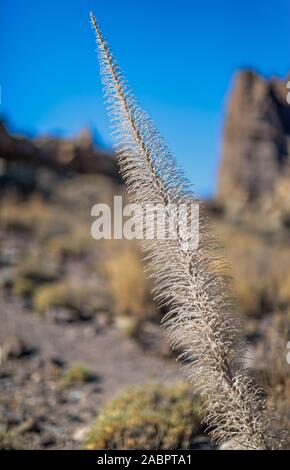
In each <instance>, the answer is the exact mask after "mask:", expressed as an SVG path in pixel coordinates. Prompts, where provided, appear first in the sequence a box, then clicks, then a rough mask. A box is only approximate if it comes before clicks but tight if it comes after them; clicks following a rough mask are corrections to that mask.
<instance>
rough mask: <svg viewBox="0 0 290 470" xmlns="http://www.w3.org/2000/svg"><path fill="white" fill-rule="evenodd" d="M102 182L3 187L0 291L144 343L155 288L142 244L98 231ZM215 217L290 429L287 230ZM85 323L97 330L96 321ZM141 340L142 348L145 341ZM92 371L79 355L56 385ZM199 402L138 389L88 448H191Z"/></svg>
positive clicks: (14, 441)
mask: <svg viewBox="0 0 290 470" xmlns="http://www.w3.org/2000/svg"><path fill="white" fill-rule="evenodd" d="M95 185H96V181H95V180H92V179H91V178H88V181H87V182H86V183H85V181H84V178H83V177H81V182H80V181H79V179H78V178H76V179H72V180H69V181H66V182H65V183H62V184H61V188H60V187H58V186H57V185H56V186H55V196H54V198H48V199H47V198H46V197H44V196H43V195H41V194H38V193H35V194H33V195H32V196H30V197H28V198H26V199H25V198H22V197H20V196H17V195H16V194H15V193H13V194H9V193H8V194H6V195H2V198H1V201H0V241H1V257H0V263H1V271H0V273H1V276H0V289H1V295H2V296H3V298H4V299H5V301H8V302H10V303H11V305H13V303H14V302H15V301H17V302H18V303H19V302H20V305H21V306H22V308H23V311H25V312H27V313H30V314H41V315H40V317H41V318H42V316H44V317H45V318H50V319H51V321H56V322H60V321H61V322H62V323H64V328H66V327H65V324H66V323H71V322H73V323H74V322H83V321H86V322H87V321H89V322H92V321H93V322H95V321H96V322H98V321H100V322H102V324H103V323H104V324H106V325H109V328H118V329H119V330H120V331H121V332H122V333H123V334H124V337H127V336H130V337H133V338H134V340H136V341H137V342H139V341H141V339H142V334H144V333H143V330H144V331H145V330H146V328H147V329H148V325H152V327H153V326H154V325H156V324H158V325H159V323H160V318H161V314H160V311H159V310H158V309H157V307H156V305H155V303H154V301H153V300H152V296H151V295H150V288H151V286H150V282H149V281H148V280H146V279H145V277H144V274H143V266H142V262H141V257H140V252H139V251H138V249H137V247H136V244H135V243H133V242H117V241H115V242H114V241H108V242H96V241H94V240H92V238H91V235H90V224H91V222H92V220H91V217H90V209H91V205H90V204H94V203H95V202H96V201H95V200H94V201H93V200H92V196H90V195H91V194H92V193H93V192H94V188H95ZM110 185H111V186H110V187H111V191H113V189H112V183H110ZM97 187H99V188H100V191H103V192H104V193H106V198H107V200H108V201H111V199H112V198H111V196H110V194H111V193H110V191H109V190H108V181H106V182H105V183H103V182H102V181H101V180H100V179H98V181H97ZM82 188H83V191H84V193H85V194H82ZM104 188H106V190H105V189H104ZM61 189H62V190H61ZM114 190H115V189H114ZM116 191H122V190H121V189H120V188H118V189H117V190H116ZM215 223H216V227H217V232H218V235H219V237H220V240H221V242H222V244H223V245H224V246H225V248H226V252H227V253H228V255H229V262H230V265H231V266H232V267H233V273H234V282H235V290H236V293H237V296H238V300H239V302H240V305H241V311H242V314H243V315H244V318H245V326H246V330H247V333H248V338H249V340H250V345H251V352H252V356H253V360H252V362H251V364H252V365H253V366H254V368H255V369H256V370H257V373H258V375H259V380H260V382H262V383H263V384H264V385H265V387H266V391H267V394H268V396H269V403H270V402H271V403H273V404H274V407H275V408H276V410H277V414H278V417H279V419H280V421H281V424H282V425H283V426H284V427H285V428H287V429H289V428H290V426H289V420H290V402H289V396H290V388H289V387H290V380H289V365H288V364H287V362H286V354H287V350H286V342H287V338H288V340H289V328H290V315H289V311H290V268H289V266H290V252H289V246H288V244H287V242H286V241H285V238H284V239H282V240H280V239H279V238H271V237H269V236H268V235H267V234H261V233H260V232H258V231H255V230H253V229H252V227H251V228H249V226H247V224H239V225H238V224H236V225H235V224H233V223H229V222H227V221H226V220H225V219H224V218H223V217H217V218H216V220H215ZM98 318H99V319H100V320H98ZM92 319H93V320H92ZM88 325H91V326H90V328H92V329H93V328H94V326H93V325H95V323H88ZM158 329H159V327H158ZM146 331H147V330H146ZM149 331H151V330H150V328H149ZM158 341H159V340H158ZM140 345H141V346H140V347H142V348H144V343H143V342H142V341H141V342H140ZM112 347H113V345H112ZM155 353H156V354H158V353H159V352H158V350H156V352H155ZM90 377H91V375H90V369H89V368H88V367H87V366H85V365H82V364H72V366H71V368H68V369H67V370H66V371H65V372H64V373H61V374H60V376H58V377H56V378H55V380H56V387H61V388H65V389H67V390H70V389H71V388H72V387H76V386H77V387H85V386H86V382H87V381H90V380H91V378H90ZM174 397H175V398H174ZM128 400H129V402H130V406H127V404H128ZM178 403H179V405H178ZM125 408H126V409H125ZM198 408H199V404H198V402H197V401H196V400H195V399H194V400H193V399H192V397H191V396H190V394H189V393H188V391H187V390H186V389H185V388H183V387H181V388H179V387H176V388H175V387H173V388H171V389H170V388H169V389H168V388H166V387H162V386H159V385H158V386H157V387H153V386H152V387H150V386H149V387H148V388H146V389H144V390H143V391H141V390H134V389H132V390H130V391H128V392H125V393H124V395H121V396H120V398H117V399H116V400H114V401H113V402H112V403H109V404H108V405H107V407H106V408H105V409H104V411H103V412H102V413H101V414H100V415H99V416H98V418H97V421H96V423H95V425H94V426H93V429H92V431H91V433H90V437H89V438H88V441H87V444H86V448H104V449H106V448H110V449H111V448H137V447H138V446H139V448H141V447H142V448H148V449H152V448H166V447H167V448H172V449H174V448H177V447H182V448H186V447H190V445H191V444H192V442H191V439H194V438H195V437H196V435H197V434H198V433H200V432H201V431H200V418H197V412H198ZM192 425H193V426H192ZM12 429H13V426H12ZM0 431H1V427H0ZM191 431H192V434H191ZM0 442H1V446H2V448H22V447H23V441H22V436H21V435H19V434H17V435H15V434H14V433H13V432H11V431H9V432H7V433H2V434H1V436H0ZM26 444H27V442H26ZM29 445H30V444H29ZM31 445H32V444H31ZM120 446H121V447H120Z"/></svg>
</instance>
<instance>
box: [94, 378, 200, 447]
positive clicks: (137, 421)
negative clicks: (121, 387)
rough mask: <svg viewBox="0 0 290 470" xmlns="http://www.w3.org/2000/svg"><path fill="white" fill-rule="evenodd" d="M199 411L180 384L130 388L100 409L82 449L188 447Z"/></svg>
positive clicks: (195, 432) (198, 426)
mask: <svg viewBox="0 0 290 470" xmlns="http://www.w3.org/2000/svg"><path fill="white" fill-rule="evenodd" d="M199 410H200V403H199V400H198V399H197V398H196V397H194V396H193V395H192V393H191V392H190V391H189V389H188V387H187V386H186V385H184V384H176V385H173V386H170V387H169V386H168V387H167V386H164V385H160V384H152V385H147V386H142V388H141V387H140V388H130V389H127V390H125V391H124V392H123V393H121V395H120V396H119V397H117V398H116V399H115V400H113V401H112V402H111V403H109V404H108V405H107V406H106V407H105V408H104V409H103V411H102V412H101V414H100V415H99V417H98V418H97V420H96V423H95V425H94V426H93V427H92V429H91V431H90V433H89V435H88V439H87V441H86V443H85V448H86V449H88V450H94V449H119V450H132V449H188V448H190V446H191V443H192V439H193V437H194V436H196V434H197V433H198V432H200V417H199Z"/></svg>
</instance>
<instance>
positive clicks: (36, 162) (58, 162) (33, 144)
mask: <svg viewBox="0 0 290 470" xmlns="http://www.w3.org/2000/svg"><path fill="white" fill-rule="evenodd" d="M14 167H15V168H16V170H17V173H18V174H20V173H21V168H22V169H23V171H24V172H26V173H27V172H28V171H30V172H35V171H36V170H37V169H38V168H46V169H48V170H50V171H53V172H54V173H60V174H66V173H89V174H96V173H97V174H101V175H105V176H108V177H110V178H111V179H113V180H115V181H120V180H121V178H120V176H119V172H118V167H117V163H116V162H115V160H114V159H113V155H112V154H111V153H109V152H105V151H104V150H101V149H98V148H96V147H95V146H94V144H93V142H92V139H91V137H90V135H89V134H88V133H87V132H86V133H84V132H83V133H82V134H81V135H80V136H79V138H75V139H70V140H65V139H57V138H38V139H34V140H30V139H27V138H25V137H20V136H12V135H10V134H9V132H8V131H7V129H6V127H5V125H4V123H2V122H0V173H1V175H2V177H4V179H5V177H9V174H11V173H13V168H14Z"/></svg>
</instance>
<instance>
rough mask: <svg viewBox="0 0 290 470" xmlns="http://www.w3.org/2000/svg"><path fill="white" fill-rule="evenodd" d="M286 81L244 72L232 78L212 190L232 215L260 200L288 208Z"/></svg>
mask: <svg viewBox="0 0 290 470" xmlns="http://www.w3.org/2000/svg"><path fill="white" fill-rule="evenodd" d="M286 82H287V80H286V81H285V82H284V81H282V80H279V79H277V78H272V79H265V78H263V77H261V76H260V75H258V74H257V73H256V72H254V71H249V70H245V71H241V72H239V73H237V75H236V76H235V78H234V83H233V87H232V91H231V93H230V97H229V101H228V107H227V116H226V122H225V127H224V138H223V153H222V161H221V165H220V173H219V181H218V192H217V198H218V200H219V202H220V203H221V204H222V205H223V206H224V208H225V209H226V211H227V212H228V213H230V214H231V215H237V214H238V213H240V211H241V210H243V208H244V207H245V206H248V205H249V204H252V203H256V202H257V201H259V200H260V201H261V200H262V199H263V201H266V200H267V201H271V203H273V200H275V202H276V203H277V201H276V199H277V197H278V198H282V199H283V201H280V202H279V204H280V206H281V204H282V205H283V204H284V205H286V206H288V204H289V207H290V201H289V193H290V192H289V189H290V183H289V182H290V167H289V162H290V106H289V104H287V101H286V94H287V88H286ZM285 198H287V201H285ZM289 207H288V209H287V210H289ZM284 209H285V208H284Z"/></svg>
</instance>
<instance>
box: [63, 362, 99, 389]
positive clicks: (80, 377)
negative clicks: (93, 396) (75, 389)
mask: <svg viewBox="0 0 290 470" xmlns="http://www.w3.org/2000/svg"><path fill="white" fill-rule="evenodd" d="M94 377H95V376H94V374H93V373H92V372H91V371H90V369H89V368H88V367H87V366H85V365H84V364H73V365H72V366H71V367H70V368H69V369H68V370H67V371H66V373H65V375H64V379H63V386H64V387H65V388H69V387H72V386H74V385H78V384H82V383H86V382H91V381H92V380H93V379H94Z"/></svg>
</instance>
